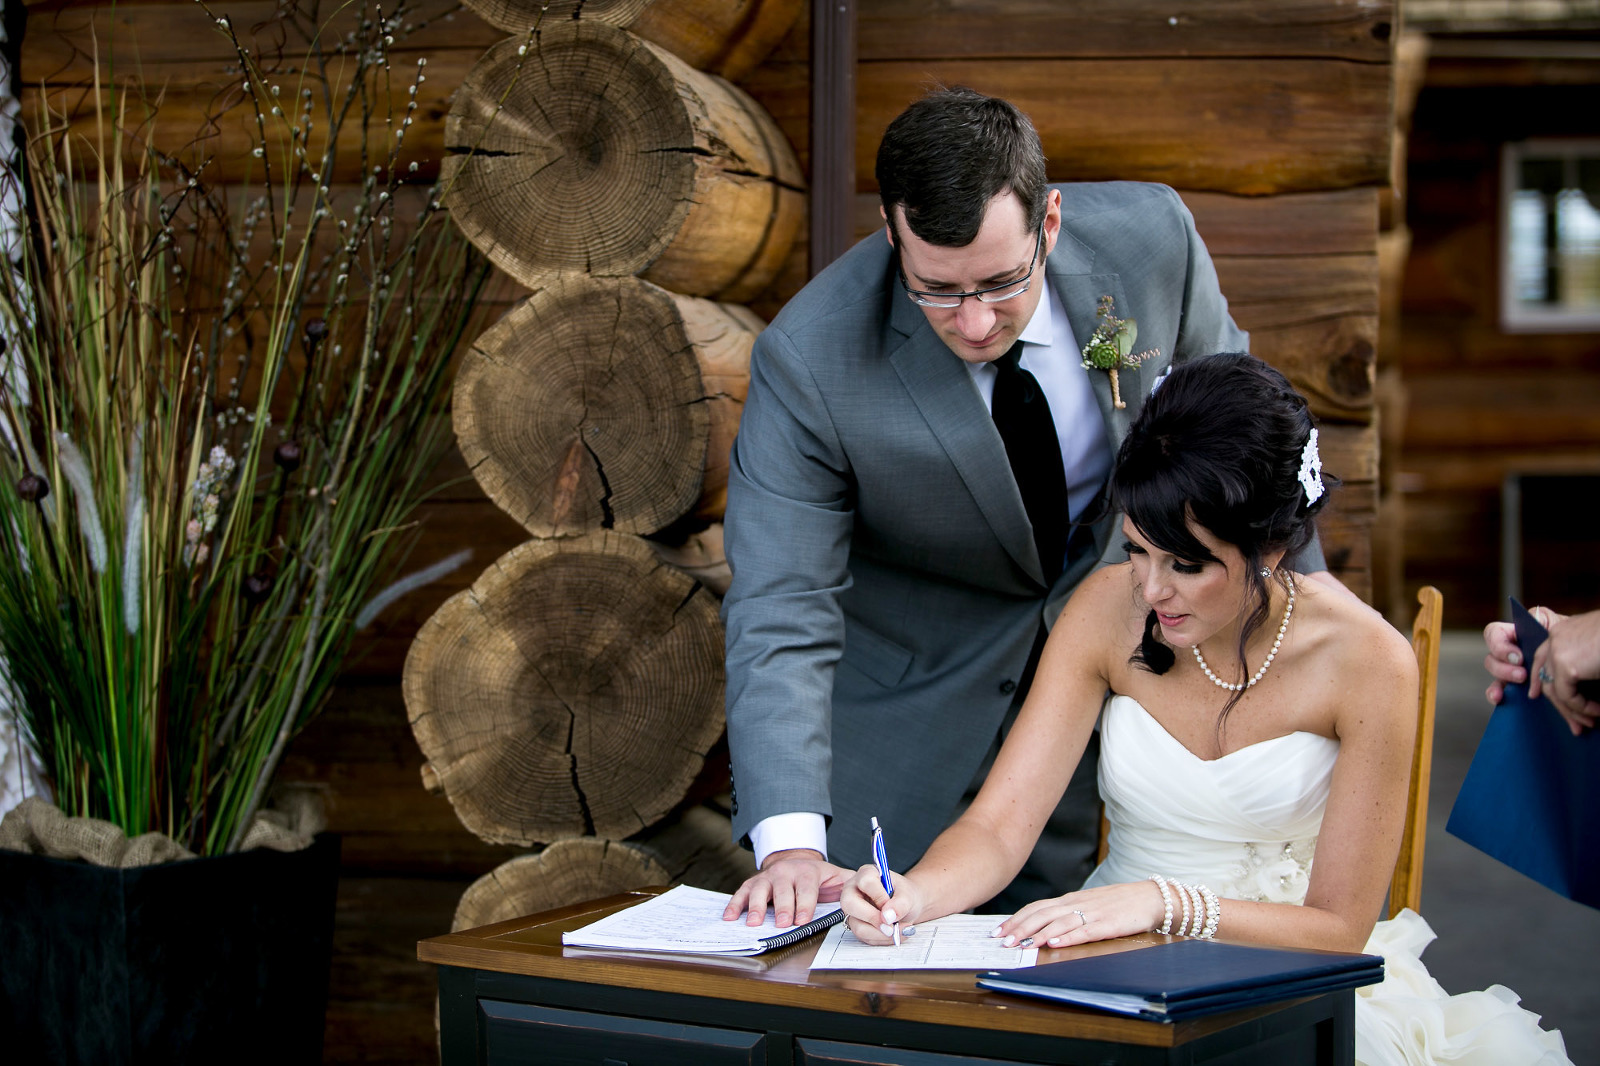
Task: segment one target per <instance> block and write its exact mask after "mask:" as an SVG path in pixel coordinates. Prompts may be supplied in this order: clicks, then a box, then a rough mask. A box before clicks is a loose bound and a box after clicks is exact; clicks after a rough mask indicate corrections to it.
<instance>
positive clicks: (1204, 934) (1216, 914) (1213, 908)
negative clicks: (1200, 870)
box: [1198, 885, 1222, 940]
mask: <svg viewBox="0 0 1600 1066" xmlns="http://www.w3.org/2000/svg"><path fill="white" fill-rule="evenodd" d="M1198 887H1199V889H1200V894H1201V895H1202V896H1204V897H1205V903H1206V924H1205V927H1204V928H1202V929H1201V930H1200V939H1202V940H1210V939H1211V938H1212V937H1214V936H1216V935H1217V926H1218V924H1220V923H1221V921H1222V904H1220V903H1218V902H1217V894H1216V893H1215V892H1213V891H1211V890H1210V889H1209V888H1207V887H1206V886H1205V885H1200V886H1198Z"/></svg>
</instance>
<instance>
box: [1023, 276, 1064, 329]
mask: <svg viewBox="0 0 1600 1066" xmlns="http://www.w3.org/2000/svg"><path fill="white" fill-rule="evenodd" d="M1034 282H1035V283H1036V284H1038V285H1043V286H1044V291H1043V292H1041V293H1040V294H1039V305H1038V306H1037V307H1035V308H1034V309H1033V317H1032V318H1030V319H1028V324H1027V325H1026V326H1024V327H1023V328H1022V333H1021V334H1020V335H1018V337H1017V339H1018V340H1019V341H1022V342H1023V343H1024V344H1043V345H1046V346H1048V345H1051V344H1053V343H1055V333H1056V331H1055V314H1054V312H1052V311H1051V305H1052V304H1054V303H1055V299H1054V297H1055V290H1054V289H1052V288H1051V287H1050V282H1049V279H1048V278H1047V277H1046V275H1045V273H1044V271H1042V270H1041V271H1039V272H1038V273H1037V274H1035V275H1034Z"/></svg>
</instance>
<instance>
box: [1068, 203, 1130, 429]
mask: <svg viewBox="0 0 1600 1066" xmlns="http://www.w3.org/2000/svg"><path fill="white" fill-rule="evenodd" d="M1094 259H1095V254H1094V249H1092V248H1090V247H1089V246H1088V245H1086V244H1084V243H1083V242H1082V241H1080V240H1078V238H1077V237H1075V236H1074V235H1073V234H1072V233H1071V232H1070V231H1069V230H1068V229H1067V227H1066V225H1065V224H1063V225H1062V227H1061V239H1060V240H1058V241H1057V242H1056V248H1055V251H1053V252H1051V253H1050V260H1049V270H1048V272H1049V275H1050V284H1051V285H1053V286H1055V290H1056V293H1057V294H1058V295H1059V296H1060V297H1061V305H1062V307H1064V308H1066V312H1067V320H1068V321H1069V322H1071V323H1072V336H1073V339H1074V340H1075V341H1076V342H1077V345H1078V348H1079V349H1080V350H1081V349H1082V348H1083V346H1084V345H1085V344H1087V343H1088V341H1089V338H1090V337H1092V336H1093V335H1094V330H1095V326H1097V325H1099V320H1098V319H1097V318H1096V317H1095V314H1096V312H1097V311H1098V310H1099V308H1100V297H1102V296H1109V297H1111V300H1112V308H1113V310H1114V312H1115V313H1116V314H1117V315H1118V316H1122V317H1128V316H1129V315H1130V313H1131V317H1133V318H1138V317H1139V316H1138V314H1137V313H1134V312H1131V311H1130V308H1129V307H1128V303H1127V301H1126V299H1124V297H1123V294H1122V276H1121V275H1120V274H1096V273H1094V272H1093V271H1094ZM1134 347H1135V348H1137V347H1138V346H1137V345H1135V346H1134ZM1088 374H1089V385H1090V387H1091V388H1093V389H1094V399H1095V403H1096V404H1097V405H1098V406H1099V408H1100V417H1101V418H1102V419H1103V420H1104V421H1105V428H1106V442H1107V443H1108V444H1109V445H1110V446H1111V454H1112V456H1113V457H1114V456H1115V455H1116V454H1117V449H1118V448H1120V447H1121V446H1122V438H1124V437H1126V436H1127V435H1128V427H1129V426H1130V425H1132V424H1133V419H1134V417H1135V416H1136V415H1137V414H1138V413H1139V408H1140V406H1142V404H1143V402H1144V382H1143V381H1142V380H1141V377H1140V374H1141V368H1140V367H1133V368H1130V369H1127V370H1119V371H1118V372H1117V376H1118V388H1119V390H1120V392H1121V393H1122V399H1123V402H1124V403H1126V404H1127V405H1128V406H1127V407H1125V408H1122V409H1118V408H1117V407H1116V406H1115V405H1114V404H1113V403H1112V401H1111V375H1110V374H1109V373H1107V372H1106V371H1104V370H1092V369H1091V370H1089V371H1088Z"/></svg>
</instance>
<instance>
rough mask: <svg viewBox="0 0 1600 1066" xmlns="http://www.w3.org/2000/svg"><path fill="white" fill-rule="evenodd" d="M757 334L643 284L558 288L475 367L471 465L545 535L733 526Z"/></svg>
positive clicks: (497, 337)
mask: <svg viewBox="0 0 1600 1066" xmlns="http://www.w3.org/2000/svg"><path fill="white" fill-rule="evenodd" d="M760 329H761V322H760V320H759V319H757V318H755V316H754V315H752V314H751V313H750V312H749V310H748V309H746V308H743V307H740V306H737V305H732V304H717V303H713V302H711V301H709V300H702V299H698V298H695V297H690V296H682V295H678V294H676V293H671V292H668V291H667V290H665V289H662V288H659V287H657V286H655V285H651V284H649V283H647V282H643V281H639V280H638V279H636V278H598V277H593V276H590V275H585V274H569V275H561V276H557V277H554V278H552V279H551V280H549V281H548V282H546V283H545V284H544V285H543V286H542V287H541V288H540V289H538V290H537V291H535V292H534V293H533V294H531V295H530V296H528V297H527V298H526V299H525V300H523V301H522V302H521V303H520V304H518V305H517V306H516V307H515V308H513V309H512V310H511V311H510V312H509V313H507V314H506V316H505V317H504V318H502V319H501V320H500V321H499V322H498V323H497V324H496V325H495V326H494V327H492V328H491V329H490V330H489V331H488V332H486V333H485V334H484V335H483V336H481V337H479V338H478V340H477V342H476V343H475V344H474V345H473V347H472V350H471V351H470V352H469V353H468V354H467V355H466V356H465V357H464V359H463V360H462V363H461V368H460V371H459V372H458V374H457V377H456V385H455V402H454V419H455V430H456V439H457V441H458V443H459V445H460V448H461V453H462V456H463V458H464V459H465V460H466V462H467V465H468V466H469V467H470V468H471V470H472V472H473V475H474V476H475V477H476V478H477V480H478V483H479V485H481V486H482V487H483V490H484V492H485V493H486V494H487V495H488V496H489V498H490V499H491V500H493V501H494V502H495V504H496V505H498V506H499V507H500V508H501V510H503V511H505V512H506V513H507V514H509V515H510V516H511V517H513V518H515V519H516V520H517V521H518V522H520V523H522V525H523V526H524V527H526V528H527V530H528V532H529V533H531V534H533V535H534V536H539V537H560V536H571V535H574V534H577V533H582V532H584V531H585V530H591V529H598V528H608V529H615V530H619V531H622V532H628V533H639V534H646V533H653V532H655V531H657V530H659V529H661V528H663V527H665V526H667V525H669V524H671V523H673V522H675V521H677V520H678V519H679V518H681V517H682V516H683V515H685V514H689V513H694V514H696V515H699V516H703V517H705V518H706V519H707V520H708V521H709V520H711V519H715V518H720V517H721V511H722V505H723V501H724V498H725V495H726V487H727V455H728V449H729V447H730V445H731V443H732V440H733V435H734V433H735V432H736V431H737V429H738V424H739V411H740V409H741V408H742V406H743V402H744V395H745V391H746V389H747V387H748V383H749V365H750V348H751V345H752V344H754V342H755V337H756V334H757V333H758V332H759V331H760Z"/></svg>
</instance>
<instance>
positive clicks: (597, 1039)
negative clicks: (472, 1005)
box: [478, 999, 767, 1066]
mask: <svg viewBox="0 0 1600 1066" xmlns="http://www.w3.org/2000/svg"><path fill="white" fill-rule="evenodd" d="M478 1014H479V1017H478V1024H479V1026H480V1027H481V1031H482V1033H483V1041H484V1048H485V1050H486V1051H487V1053H488V1055H487V1058H488V1062H489V1066H512V1064H514V1063H515V1064H518V1066H523V1064H532V1063H537V1064H539V1066H646V1064H648V1066H757V1064H759V1063H765V1062H766V1061H767V1037H766V1034H765V1033H749V1032H743V1031H740V1030H738V1029H713V1028H710V1027H708V1026H704V1025H677V1024H674V1023H672V1022H656V1021H648V1020H646V1019H643V1018H621V1017H616V1016H614V1015H609V1014H591V1013H588V1012H586V1011H575V1010H558V1009H556V1008H554V1007H535V1006H531V1005H529V1004H525V1003H506V1002H502V1001H500V1000H494V999H480V1000H479V1001H478Z"/></svg>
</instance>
